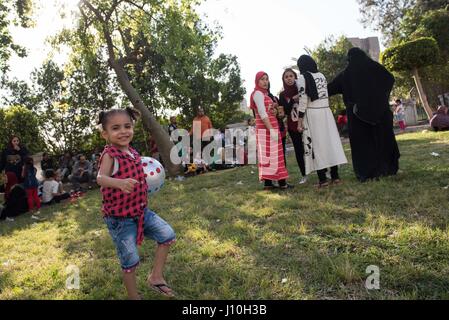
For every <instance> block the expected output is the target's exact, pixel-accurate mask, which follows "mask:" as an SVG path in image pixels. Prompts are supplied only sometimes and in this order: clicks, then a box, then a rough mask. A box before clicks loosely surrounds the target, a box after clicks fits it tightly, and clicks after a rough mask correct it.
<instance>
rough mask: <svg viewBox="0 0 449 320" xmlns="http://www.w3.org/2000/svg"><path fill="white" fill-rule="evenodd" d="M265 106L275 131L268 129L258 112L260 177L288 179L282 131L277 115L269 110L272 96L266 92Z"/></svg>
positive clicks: (263, 178) (257, 129) (257, 134)
mask: <svg viewBox="0 0 449 320" xmlns="http://www.w3.org/2000/svg"><path fill="white" fill-rule="evenodd" d="M264 97H265V108H266V112H267V114H268V119H269V120H270V123H271V126H272V127H273V128H274V130H273V132H271V136H270V132H269V130H267V129H266V127H265V124H264V123H263V121H262V119H261V118H260V115H259V113H258V111H257V108H256V109H255V113H256V137H257V156H258V167H259V179H260V180H261V181H262V180H274V181H278V180H286V179H288V172H287V169H286V168H285V162H284V151H283V147H282V139H281V133H280V131H279V124H278V121H277V119H276V117H275V116H274V115H273V114H272V113H271V112H270V111H269V107H270V106H271V105H272V104H273V101H272V100H271V98H270V97H269V96H268V95H266V94H264Z"/></svg>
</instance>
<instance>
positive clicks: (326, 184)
mask: <svg viewBox="0 0 449 320" xmlns="http://www.w3.org/2000/svg"><path fill="white" fill-rule="evenodd" d="M315 187H317V188H318V189H322V188H327V187H329V182H327V181H326V182H320V183H318V184H316V185H315Z"/></svg>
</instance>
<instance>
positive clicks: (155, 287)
mask: <svg viewBox="0 0 449 320" xmlns="http://www.w3.org/2000/svg"><path fill="white" fill-rule="evenodd" d="M149 287H150V289H152V290H154V291H156V292H157V293H160V294H161V295H163V296H166V297H170V298H173V297H174V296H175V293H174V292H173V290H172V291H171V293H169V292H167V291H164V290H162V288H163V287H165V288H168V289H170V290H171V288H170V287H169V286H168V285H166V284H164V283H161V284H150V285H149Z"/></svg>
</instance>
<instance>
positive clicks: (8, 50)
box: [0, 0, 32, 82]
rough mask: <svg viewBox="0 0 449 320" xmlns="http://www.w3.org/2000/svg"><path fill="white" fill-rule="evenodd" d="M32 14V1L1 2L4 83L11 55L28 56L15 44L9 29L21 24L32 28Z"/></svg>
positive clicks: (0, 74) (0, 75)
mask: <svg viewBox="0 0 449 320" xmlns="http://www.w3.org/2000/svg"><path fill="white" fill-rule="evenodd" d="M31 13H32V1H31V0H0V80H1V81H2V82H3V81H5V80H6V72H7V71H8V70H9V65H8V61H9V58H10V57H11V54H13V53H16V54H17V55H18V56H19V57H24V56H25V55H26V51H25V49H24V48H23V47H21V46H18V45H16V44H15V43H14V41H13V39H12V36H11V34H10V32H9V27H10V26H11V25H13V24H14V25H18V24H20V25H21V26H22V27H28V26H30V25H31V22H32V20H31V18H30V15H31Z"/></svg>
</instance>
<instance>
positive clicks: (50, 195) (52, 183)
mask: <svg viewBox="0 0 449 320" xmlns="http://www.w3.org/2000/svg"><path fill="white" fill-rule="evenodd" d="M56 179H57V175H56V173H55V171H54V170H52V169H49V170H47V171H45V181H44V183H43V188H42V204H43V205H51V204H53V203H59V202H61V201H62V200H65V199H68V198H70V194H69V193H67V192H64V190H63V189H62V183H61V181H59V182H58V181H56ZM59 180H60V178H59Z"/></svg>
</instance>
